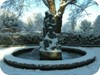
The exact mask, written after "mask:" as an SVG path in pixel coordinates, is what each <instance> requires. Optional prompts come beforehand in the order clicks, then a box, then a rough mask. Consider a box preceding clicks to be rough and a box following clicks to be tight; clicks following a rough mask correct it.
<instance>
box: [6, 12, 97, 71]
mask: <svg viewBox="0 0 100 75" xmlns="http://www.w3.org/2000/svg"><path fill="white" fill-rule="evenodd" d="M53 17H54V16H53V15H52V14H50V13H47V12H46V17H45V18H44V27H43V41H42V42H40V46H36V47H35V46H33V47H27V48H22V49H17V50H14V51H12V52H11V54H9V55H6V56H5V57H4V62H5V63H6V64H8V65H10V66H13V67H17V68H23V69H40V70H57V69H59V70H60V69H72V68H76V67H81V66H84V65H88V64H90V63H92V62H93V61H94V60H95V56H94V54H93V53H92V52H91V51H86V50H81V49H77V48H72V47H67V46H61V45H59V44H58V38H57V36H56V33H55V29H54V28H55V21H54V19H53Z"/></svg>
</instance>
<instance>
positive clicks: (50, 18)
mask: <svg viewBox="0 0 100 75" xmlns="http://www.w3.org/2000/svg"><path fill="white" fill-rule="evenodd" d="M43 25H44V27H43V37H45V36H46V34H47V32H48V28H49V26H52V27H53V31H54V32H55V25H56V23H55V20H54V15H52V14H50V13H49V12H48V11H47V12H45V17H44V22H43Z"/></svg>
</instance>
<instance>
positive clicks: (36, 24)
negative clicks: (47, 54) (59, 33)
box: [23, 13, 43, 33]
mask: <svg viewBox="0 0 100 75" xmlns="http://www.w3.org/2000/svg"><path fill="white" fill-rule="evenodd" d="M26 15H27V14H26ZM25 18H26V19H25ZM25 18H23V22H25V23H26V24H25V27H26V31H27V32H29V33H33V32H41V31H42V28H43V16H42V14H41V13H32V14H30V15H29V16H27V17H25Z"/></svg>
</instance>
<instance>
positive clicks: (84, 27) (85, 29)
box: [80, 20, 91, 35]
mask: <svg viewBox="0 0 100 75" xmlns="http://www.w3.org/2000/svg"><path fill="white" fill-rule="evenodd" d="M80 29H81V31H82V33H83V34H84V35H90V33H91V22H89V21H87V20H83V21H82V22H81V26H80Z"/></svg>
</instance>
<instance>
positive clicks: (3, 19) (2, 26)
mask: <svg viewBox="0 0 100 75" xmlns="http://www.w3.org/2000/svg"><path fill="white" fill-rule="evenodd" d="M0 12H1V13H0V32H20V31H21V30H22V28H24V27H23V25H22V23H21V20H19V19H18V16H17V15H16V14H15V13H14V12H12V11H10V10H5V9H0Z"/></svg>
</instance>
